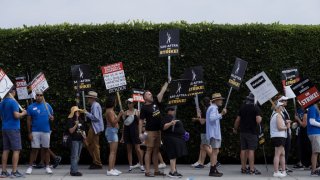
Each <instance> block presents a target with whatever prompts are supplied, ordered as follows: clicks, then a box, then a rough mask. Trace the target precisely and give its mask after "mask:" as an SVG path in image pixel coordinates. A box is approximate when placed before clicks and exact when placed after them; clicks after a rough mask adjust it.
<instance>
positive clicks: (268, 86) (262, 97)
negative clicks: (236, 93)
mask: <svg viewBox="0 0 320 180" xmlns="http://www.w3.org/2000/svg"><path fill="white" fill-rule="evenodd" d="M246 85H247V86H248V88H249V89H250V91H251V92H252V93H253V95H254V96H255V98H257V100H258V102H259V103H260V104H261V105H262V104H264V103H265V102H267V101H268V100H270V99H272V98H273V97H274V96H275V95H277V94H278V91H277V89H276V88H275V87H274V85H273V84H272V82H271V81H270V79H269V78H268V76H267V75H266V73H265V72H261V73H259V74H257V75H256V76H254V77H253V78H251V79H250V80H249V81H247V82H246Z"/></svg>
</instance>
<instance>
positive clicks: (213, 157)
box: [210, 148, 219, 165]
mask: <svg viewBox="0 0 320 180" xmlns="http://www.w3.org/2000/svg"><path fill="white" fill-rule="evenodd" d="M218 154H219V149H217V148H212V154H211V156H210V162H211V165H215V164H217V157H218Z"/></svg>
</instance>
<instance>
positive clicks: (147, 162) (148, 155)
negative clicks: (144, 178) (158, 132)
mask: <svg viewBox="0 0 320 180" xmlns="http://www.w3.org/2000/svg"><path fill="white" fill-rule="evenodd" d="M152 151H153V147H148V146H147V152H146V155H145V157H144V161H145V167H146V173H150V164H151V155H152Z"/></svg>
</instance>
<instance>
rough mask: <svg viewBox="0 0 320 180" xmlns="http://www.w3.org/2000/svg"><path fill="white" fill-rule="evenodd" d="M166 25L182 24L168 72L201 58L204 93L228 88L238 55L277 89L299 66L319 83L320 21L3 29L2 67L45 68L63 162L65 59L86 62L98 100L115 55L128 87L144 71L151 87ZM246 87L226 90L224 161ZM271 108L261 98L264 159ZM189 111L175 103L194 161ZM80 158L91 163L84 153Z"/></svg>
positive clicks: (162, 65)
mask: <svg viewBox="0 0 320 180" xmlns="http://www.w3.org/2000/svg"><path fill="white" fill-rule="evenodd" d="M168 28H178V29H180V37H181V39H180V44H181V49H180V52H181V53H180V56H176V57H173V58H172V76H173V78H178V77H179V76H180V74H182V73H183V71H184V69H185V68H188V67H191V66H196V65H202V66H203V67H204V70H205V83H206V86H205V87H206V94H205V95H210V94H211V93H213V92H217V91H219V92H221V93H222V94H223V95H224V96H226V95H227V92H228V86H227V80H228V78H229V76H230V72H231V69H232V67H233V63H234V61H235V57H240V58H242V59H244V60H246V61H248V62H249V64H248V69H247V72H246V75H245V78H244V81H247V80H248V79H249V78H251V77H252V76H254V75H255V74H257V73H258V72H260V71H265V72H266V73H267V75H268V76H269V77H270V78H271V79H272V81H273V82H274V84H275V86H276V87H277V89H278V90H279V91H282V89H281V82H280V72H281V70H282V69H283V68H287V67H298V68H299V70H300V73H301V74H302V75H303V76H307V77H310V78H311V79H312V80H313V81H314V82H315V84H317V85H319V81H320V76H319V73H318V71H319V67H320V60H319V57H320V26H301V25H279V24H269V25H263V24H245V25H216V24H210V23H199V24H187V23H185V22H179V23H171V24H150V23H143V22H133V23H129V24H103V25H70V24H61V25H55V26H36V27H24V28H19V29H0V67H1V68H3V69H4V70H5V72H7V73H8V74H9V75H10V76H11V77H15V76H18V75H21V74H24V73H25V71H26V69H27V68H30V69H31V71H32V72H33V73H36V72H39V71H40V70H42V71H43V72H44V73H45V75H46V77H47V79H48V81H49V85H50V89H49V90H48V92H47V94H46V99H47V101H48V102H49V103H51V104H52V106H53V108H54V109H55V112H56V119H57V120H58V121H57V123H56V126H55V129H56V130H55V131H54V133H53V136H54V137H53V139H54V142H53V144H52V146H53V149H54V151H56V153H57V154H62V155H63V156H64V159H65V160H66V161H65V162H67V161H68V160H69V159H68V157H69V156H68V153H65V152H63V151H65V150H63V149H61V135H62V129H63V127H62V126H63V124H64V123H63V122H64V121H65V120H66V117H67V114H68V112H69V108H70V107H71V106H72V105H73V104H74V94H75V93H74V91H73V89H72V85H71V83H72V81H71V73H70V66H71V65H74V64H82V63H86V64H90V65H91V71H92V72H91V73H92V82H93V88H94V89H95V90H96V91H97V92H98V93H99V96H100V98H101V101H102V105H103V104H104V103H103V102H104V100H105V97H106V94H107V92H106V90H105V86H104V82H103V79H102V75H101V71H100V67H101V66H103V65H106V64H110V63H114V62H118V61H122V62H123V63H124V68H125V73H126V78H127V82H128V89H131V88H141V87H142V84H143V76H145V77H146V80H147V83H146V88H147V89H150V90H151V91H152V92H153V93H154V94H156V93H158V91H159V90H160V87H161V85H162V84H163V83H164V82H165V81H166V77H167V75H166V74H167V63H166V62H167V61H166V58H159V57H158V33H159V30H161V29H168ZM121 94H122V95H123V99H124V98H126V97H128V96H129V95H130V91H124V92H122V93H121ZM247 94H248V89H247V87H245V85H244V84H242V87H241V89H240V90H239V91H238V92H236V91H234V92H233V93H232V95H231V101H230V105H229V108H228V114H227V116H226V117H225V118H224V119H223V120H222V126H221V128H222V136H223V145H222V150H221V155H220V157H219V159H220V160H221V161H222V163H238V162H239V155H238V154H239V151H240V149H239V135H233V134H232V131H231V128H232V127H233V122H234V119H235V117H236V115H237V111H238V107H239V106H240V104H241V102H242V100H243V99H244V97H245V96H246V95H247ZM21 103H22V104H24V102H21ZM289 106H292V105H289ZM291 109H292V108H291ZM291 112H292V110H291ZM270 113H271V112H270V104H268V103H266V104H265V105H264V106H263V124H264V126H265V127H266V128H265V134H266V137H267V144H266V151H267V157H268V161H269V163H271V162H272V154H273V149H272V148H271V143H270V141H269V131H268V129H269V128H268V126H269V125H268V124H269V116H270ZM193 116H195V110H194V103H193V102H192V101H189V102H188V103H187V104H186V105H183V106H181V107H179V109H178V118H179V119H181V120H183V122H184V123H185V126H186V129H188V130H189V131H190V132H191V139H190V141H189V142H188V148H189V156H188V157H187V158H185V159H184V160H183V162H184V163H191V162H194V161H195V160H196V159H197V157H198V150H199V142H200V140H199V138H200V137H199V135H195V134H194V132H195V130H194V124H193V123H192V122H191V117H193ZM25 126H26V119H23V120H22V127H23V131H24V133H23V138H25V139H26V132H25ZM101 142H102V153H101V156H102V159H103V161H104V162H106V161H107V155H108V150H107V145H106V143H105V141H104V138H102V140H101ZM23 146H24V147H25V148H26V149H25V150H23V153H22V161H26V158H28V157H29V155H28V149H27V148H29V143H28V142H26V141H24V145H23ZM84 153H87V152H84ZM124 153H125V149H124V147H123V146H121V147H120V149H119V154H120V155H119V158H118V161H119V163H126V162H127V161H126V156H125V154H124ZM292 153H294V150H293V152H292ZM262 157H263V156H262V151H260V150H259V151H258V153H257V160H258V161H259V162H263V161H262V160H263V159H262ZM291 157H292V158H291V161H294V160H295V159H294V158H295V157H296V156H295V155H292V156H291ZM83 162H86V163H89V161H88V159H86V158H84V160H83Z"/></svg>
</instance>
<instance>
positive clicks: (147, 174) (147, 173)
mask: <svg viewBox="0 0 320 180" xmlns="http://www.w3.org/2000/svg"><path fill="white" fill-rule="evenodd" d="M144 175H145V176H146V177H154V175H153V174H151V173H150V172H146V173H144Z"/></svg>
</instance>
